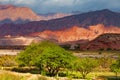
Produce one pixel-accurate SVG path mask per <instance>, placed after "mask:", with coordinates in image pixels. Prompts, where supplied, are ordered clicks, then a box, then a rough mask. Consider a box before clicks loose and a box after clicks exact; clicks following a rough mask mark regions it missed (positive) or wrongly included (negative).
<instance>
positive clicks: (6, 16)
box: [0, 4, 70, 24]
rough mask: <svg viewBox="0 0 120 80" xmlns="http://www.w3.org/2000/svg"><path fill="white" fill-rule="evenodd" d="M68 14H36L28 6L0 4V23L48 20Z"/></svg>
mask: <svg viewBox="0 0 120 80" xmlns="http://www.w3.org/2000/svg"><path fill="white" fill-rule="evenodd" d="M68 15H70V14H63V13H57V14H54V15H48V16H44V15H38V14H36V13H35V12H33V11H32V10H31V9H30V8H28V7H20V6H14V5H3V4H0V24H6V23H15V24H18V23H27V22H30V21H40V20H50V19H56V18H61V17H65V16H68Z"/></svg>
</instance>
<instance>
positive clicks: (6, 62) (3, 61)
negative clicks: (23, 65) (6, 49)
mask: <svg viewBox="0 0 120 80" xmlns="http://www.w3.org/2000/svg"><path fill="white" fill-rule="evenodd" d="M15 57H16V56H9V55H3V56H0V66H1V67H11V66H16V65H17V63H16V61H15Z"/></svg>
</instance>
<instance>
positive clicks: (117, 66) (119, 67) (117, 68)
mask: <svg viewBox="0 0 120 80" xmlns="http://www.w3.org/2000/svg"><path fill="white" fill-rule="evenodd" d="M110 69H111V71H113V72H114V73H115V74H116V78H117V75H118V73H120V57H119V59H118V60H116V61H115V62H114V63H113V64H112V65H111V66H110Z"/></svg>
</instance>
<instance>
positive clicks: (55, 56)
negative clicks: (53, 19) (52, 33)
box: [17, 41, 75, 76]
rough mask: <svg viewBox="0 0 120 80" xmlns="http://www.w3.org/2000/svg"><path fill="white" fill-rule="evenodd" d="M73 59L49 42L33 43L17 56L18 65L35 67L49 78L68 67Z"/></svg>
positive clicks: (66, 52) (70, 55) (69, 54)
mask: <svg viewBox="0 0 120 80" xmlns="http://www.w3.org/2000/svg"><path fill="white" fill-rule="evenodd" d="M74 59H75V57H74V56H73V55H72V54H71V53H70V52H68V51H65V50H64V49H63V48H61V47H60V46H58V45H56V44H55V43H52V42H49V41H44V42H41V43H40V44H35V43H33V44H32V45H30V46H29V47H27V48H26V50H25V51H22V52H21V53H20V54H19V55H18V56H17V61H18V63H19V64H20V65H22V66H32V65H34V66H37V67H38V68H39V69H40V70H41V72H45V73H46V74H48V75H49V76H55V75H57V74H58V72H59V71H60V69H61V68H67V67H69V66H70V65H71V63H72V61H74Z"/></svg>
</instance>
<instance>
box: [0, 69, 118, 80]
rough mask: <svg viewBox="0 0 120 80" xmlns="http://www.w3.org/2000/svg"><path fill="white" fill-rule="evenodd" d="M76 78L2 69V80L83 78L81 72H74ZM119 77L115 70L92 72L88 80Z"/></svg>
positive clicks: (67, 79)
mask: <svg viewBox="0 0 120 80" xmlns="http://www.w3.org/2000/svg"><path fill="white" fill-rule="evenodd" d="M72 75H74V79H73V78H72V77H70V75H69V76H68V78H67V77H47V76H41V75H39V74H30V73H17V72H11V71H5V70H0V80H81V79H80V78H81V75H80V73H79V72H73V73H72ZM118 76H119V77H118V79H116V76H115V74H114V73H113V72H92V73H90V74H89V75H88V76H87V79H86V80H93V79H94V80H99V79H100V80H120V74H118Z"/></svg>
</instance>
